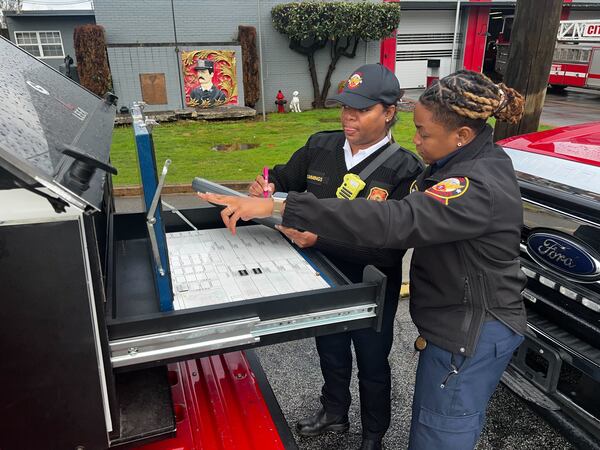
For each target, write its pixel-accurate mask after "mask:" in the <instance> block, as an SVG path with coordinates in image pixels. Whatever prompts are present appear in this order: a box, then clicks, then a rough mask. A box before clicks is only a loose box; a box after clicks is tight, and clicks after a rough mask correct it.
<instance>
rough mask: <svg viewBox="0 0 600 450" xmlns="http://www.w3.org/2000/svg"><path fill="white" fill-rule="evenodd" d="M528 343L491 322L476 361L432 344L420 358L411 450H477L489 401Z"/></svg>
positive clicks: (411, 433)
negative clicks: (517, 351) (517, 352)
mask: <svg viewBox="0 0 600 450" xmlns="http://www.w3.org/2000/svg"><path fill="white" fill-rule="evenodd" d="M523 339H524V338H523V336H521V335H518V334H516V333H514V332H513V331H512V330H511V329H510V328H508V327H507V326H506V325H504V324H503V323H502V322H499V321H490V322H485V323H484V325H483V328H482V330H481V335H480V337H479V342H478V343H477V348H476V349H475V354H474V355H473V356H471V357H465V356H461V355H458V354H452V353H451V352H448V351H446V350H443V349H441V348H440V347H437V346H435V345H433V344H431V343H430V342H428V343H427V347H426V348H425V350H423V351H422V352H421V354H420V356H419V365H418V368H417V379H416V384H415V394H414V397H413V407H412V422H411V427H410V440H409V445H408V448H409V450H432V449H435V450H445V449H448V450H471V449H473V448H474V447H475V444H476V443H477V440H478V439H479V434H480V433H481V430H482V428H483V425H484V423H485V412H486V407H487V404H488V401H489V399H490V397H491V396H492V394H493V393H494V390H495V389H496V386H497V385H498V382H499V381H500V377H501V376H502V373H503V372H504V369H506V366H507V365H508V363H509V361H510V359H511V357H512V354H513V352H514V351H515V349H516V348H517V347H518V346H519V345H520V344H521V342H523ZM454 369H456V373H454Z"/></svg>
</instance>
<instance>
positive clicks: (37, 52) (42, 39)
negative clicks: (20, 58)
mask: <svg viewBox="0 0 600 450" xmlns="http://www.w3.org/2000/svg"><path fill="white" fill-rule="evenodd" d="M15 41H16V43H17V45H18V46H19V47H21V48H22V49H23V50H25V51H27V52H29V53H31V54H32V55H33V56H37V57H38V58H64V56H65V52H64V49H63V45H62V38H61V36H60V31H15Z"/></svg>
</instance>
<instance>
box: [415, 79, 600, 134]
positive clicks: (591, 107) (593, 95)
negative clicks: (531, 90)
mask: <svg viewBox="0 0 600 450" xmlns="http://www.w3.org/2000/svg"><path fill="white" fill-rule="evenodd" d="M422 92H423V89H409V90H407V91H406V93H405V96H406V97H407V98H409V99H412V100H417V99H418V98H419V96H420V95H421V93H422ZM597 120H600V91H594V90H591V89H579V88H568V89H566V90H565V91H564V92H563V93H561V94H557V93H553V92H547V93H546V100H545V102H544V108H543V109H542V117H541V119H540V122H541V123H542V124H545V125H551V126H554V127H557V126H563V125H575V124H578V123H584V122H592V121H597Z"/></svg>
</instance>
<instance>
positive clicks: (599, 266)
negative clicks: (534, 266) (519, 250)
mask: <svg viewBox="0 0 600 450" xmlns="http://www.w3.org/2000/svg"><path fill="white" fill-rule="evenodd" d="M527 251H528V253H529V255H530V256H531V257H532V258H533V259H534V260H535V261H536V262H537V263H538V264H540V265H541V266H543V267H545V268H546V269H549V270H551V271H553V272H555V273H558V274H559V275H561V276H564V277H566V278H570V279H572V280H575V281H583V282H592V281H596V280H598V279H600V257H599V256H597V255H596V253H595V252H594V251H593V250H591V249H588V248H587V246H585V245H584V244H581V243H579V242H578V241H576V240H575V239H574V238H571V237H567V236H562V235H560V234H556V233H551V232H534V233H531V234H530V235H529V238H528V239H527Z"/></svg>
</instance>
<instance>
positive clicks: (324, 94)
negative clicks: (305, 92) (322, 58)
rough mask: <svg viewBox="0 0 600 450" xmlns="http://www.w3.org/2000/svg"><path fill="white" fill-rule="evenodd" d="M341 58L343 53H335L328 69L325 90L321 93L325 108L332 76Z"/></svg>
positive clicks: (324, 83) (324, 84)
mask: <svg viewBox="0 0 600 450" xmlns="http://www.w3.org/2000/svg"><path fill="white" fill-rule="evenodd" d="M341 56H342V53H341V52H335V53H334V54H333V56H332V58H331V62H330V63H329V68H328V69H327V74H326V75H325V80H324V81H323V90H322V91H321V100H322V102H323V106H325V100H326V99H327V94H328V93H329V88H330V87H331V76H332V75H333V71H334V70H335V66H336V64H337V62H338V61H339V60H340V57H341ZM323 106H322V107H323Z"/></svg>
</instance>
